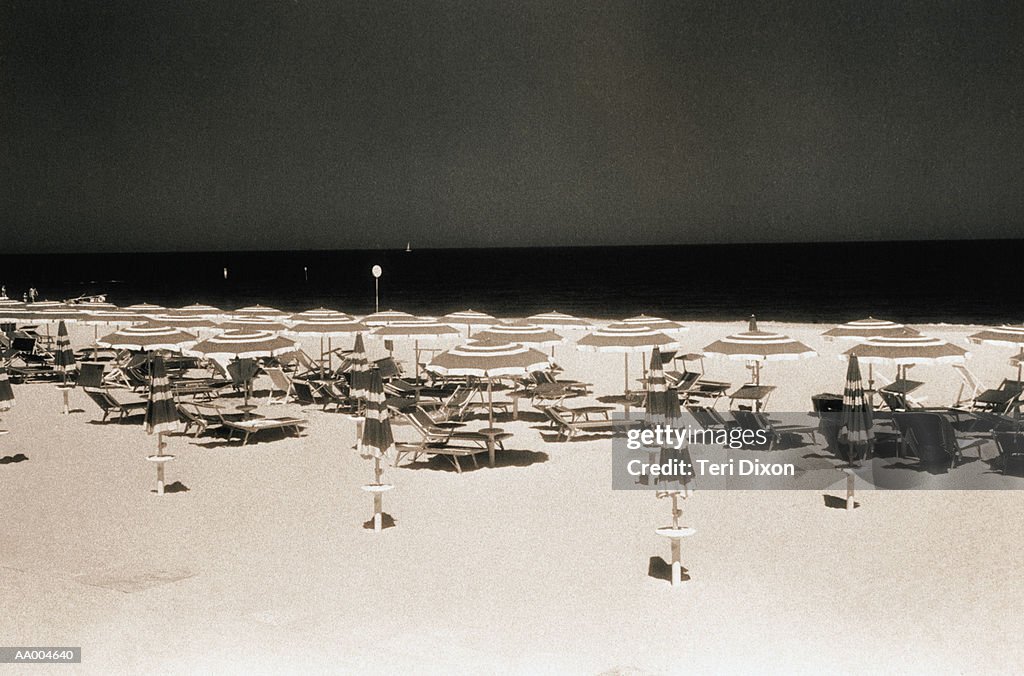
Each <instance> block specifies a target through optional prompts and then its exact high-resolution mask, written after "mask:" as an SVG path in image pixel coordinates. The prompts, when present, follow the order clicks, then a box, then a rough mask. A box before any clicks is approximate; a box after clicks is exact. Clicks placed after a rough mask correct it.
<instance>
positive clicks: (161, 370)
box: [146, 354, 178, 434]
mask: <svg viewBox="0 0 1024 676" xmlns="http://www.w3.org/2000/svg"><path fill="white" fill-rule="evenodd" d="M150 371H151V375H152V380H151V382H150V386H149V401H148V402H147V403H146V432H147V433H149V434H159V433H161V432H172V431H174V430H177V429H178V412H177V409H176V408H175V405H174V395H173V393H172V392H171V383H170V381H169V380H168V378H167V368H166V366H165V365H164V358H163V357H162V356H161V355H159V354H157V355H154V356H153V359H152V362H151V364H150Z"/></svg>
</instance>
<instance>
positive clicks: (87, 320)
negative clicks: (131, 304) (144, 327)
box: [81, 308, 149, 326]
mask: <svg viewBox="0 0 1024 676" xmlns="http://www.w3.org/2000/svg"><path fill="white" fill-rule="evenodd" d="M147 321H149V317H148V316H146V315H143V314H140V313H138V312H134V311H132V310H126V309H124V308H113V309H100V310H95V309H93V308H88V309H87V310H85V317H84V318H83V319H82V320H81V323H82V324H92V325H93V326H100V325H106V324H138V323H140V322H147Z"/></svg>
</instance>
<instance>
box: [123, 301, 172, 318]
mask: <svg viewBox="0 0 1024 676" xmlns="http://www.w3.org/2000/svg"><path fill="white" fill-rule="evenodd" d="M121 309H122V310H127V311H128V312H135V313H136V314H140V315H143V316H146V317H148V316H150V315H159V314H165V313H166V312H167V308H165V307H164V306H163V305H154V304H152V303H135V304H134V305H126V306H125V307H123V308H121Z"/></svg>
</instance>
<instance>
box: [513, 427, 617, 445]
mask: <svg viewBox="0 0 1024 676" xmlns="http://www.w3.org/2000/svg"><path fill="white" fill-rule="evenodd" d="M533 429H535V430H537V431H538V433H539V434H540V438H541V440H543V441H545V442H546V443H549V444H551V443H558V444H565V443H570V444H575V443H577V442H580V441H607V440H608V439H613V438H615V434H608V433H605V434H575V435H573V437H572V438H571V439H566V438H565V437H560V436H558V433H557V432H552V431H550V430H545V429H543V428H539V427H534V428H533Z"/></svg>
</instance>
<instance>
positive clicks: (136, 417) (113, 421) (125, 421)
mask: <svg viewBox="0 0 1024 676" xmlns="http://www.w3.org/2000/svg"><path fill="white" fill-rule="evenodd" d="M145 417H146V414H145V413H133V414H131V415H126V416H124V417H123V418H121V417H117V418H107V419H106V420H105V421H104V420H87V421H86V424H87V425H100V426H103V425H138V424H140V423H141V422H142V421H143V420H144V419H145Z"/></svg>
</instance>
